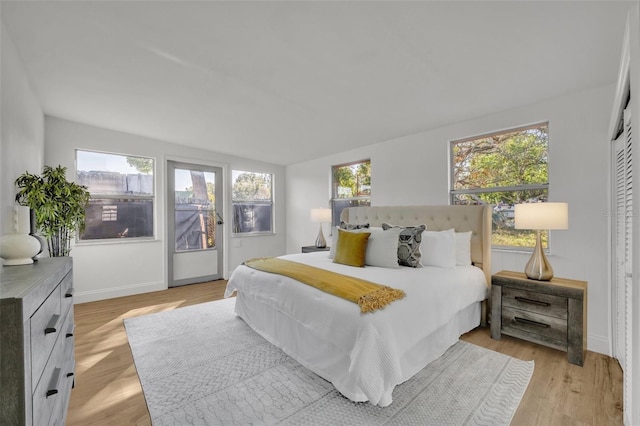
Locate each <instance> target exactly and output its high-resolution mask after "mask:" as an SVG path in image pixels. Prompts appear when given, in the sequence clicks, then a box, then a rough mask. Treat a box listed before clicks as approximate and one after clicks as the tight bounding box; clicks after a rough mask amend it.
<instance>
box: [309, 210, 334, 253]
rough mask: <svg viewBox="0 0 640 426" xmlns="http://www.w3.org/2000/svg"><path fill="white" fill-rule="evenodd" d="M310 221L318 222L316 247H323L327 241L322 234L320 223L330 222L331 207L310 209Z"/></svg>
mask: <svg viewBox="0 0 640 426" xmlns="http://www.w3.org/2000/svg"><path fill="white" fill-rule="evenodd" d="M311 222H314V223H319V224H320V231H318V238H316V247H318V248H325V247H326V246H327V241H326V240H325V239H324V235H323V234H322V223H323V222H326V223H331V209H311Z"/></svg>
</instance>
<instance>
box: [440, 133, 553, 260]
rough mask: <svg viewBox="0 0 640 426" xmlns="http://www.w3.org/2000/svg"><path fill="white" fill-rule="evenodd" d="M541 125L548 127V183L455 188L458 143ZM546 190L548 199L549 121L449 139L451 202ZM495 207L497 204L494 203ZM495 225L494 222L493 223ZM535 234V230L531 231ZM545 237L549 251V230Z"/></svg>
mask: <svg viewBox="0 0 640 426" xmlns="http://www.w3.org/2000/svg"><path fill="white" fill-rule="evenodd" d="M541 127H546V131H547V149H546V150H547V162H546V164H547V182H546V183H535V184H525V185H507V186H499V187H487V188H470V189H454V188H455V183H456V182H455V171H456V165H455V155H454V146H455V145H456V144H460V143H464V142H469V141H474V140H478V139H486V138H490V137H493V136H496V135H504V134H509V133H518V132H524V131H526V130H529V129H538V128H541ZM539 190H543V191H546V196H547V201H548V197H549V121H541V122H537V123H534V124H529V125H525V126H519V127H513V128H509V129H504V130H499V131H495V132H490V133H485V134H480V135H476V136H471V137H466V138H463V139H456V140H451V141H449V204H450V205H457V204H456V197H457V196H459V195H475V194H487V193H495V192H519V191H539ZM492 206H493V208H494V209H495V207H496V206H495V205H492ZM492 226H493V223H492ZM530 232H532V233H533V234H535V231H530ZM542 237H543V246H545V244H544V243H545V242H546V247H545V250H546V251H548V245H549V244H548V243H549V232H548V231H542ZM491 247H492V249H499V250H505V251H528V252H530V251H532V250H533V247H529V246H513V245H497V244H495V245H494V244H493V242H492V244H491Z"/></svg>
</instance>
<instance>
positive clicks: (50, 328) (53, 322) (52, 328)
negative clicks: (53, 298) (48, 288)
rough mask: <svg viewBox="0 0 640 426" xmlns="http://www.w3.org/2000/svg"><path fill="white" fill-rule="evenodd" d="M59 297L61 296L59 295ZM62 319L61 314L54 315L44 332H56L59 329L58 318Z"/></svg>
mask: <svg viewBox="0 0 640 426" xmlns="http://www.w3.org/2000/svg"><path fill="white" fill-rule="evenodd" d="M58 297H59V296H58ZM59 319H60V315H54V316H52V317H51V319H50V320H49V324H47V327H46V328H45V329H44V334H50V333H55V332H56V331H57V329H56V325H58V320H59Z"/></svg>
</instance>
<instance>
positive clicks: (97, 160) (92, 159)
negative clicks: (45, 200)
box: [76, 151, 154, 196]
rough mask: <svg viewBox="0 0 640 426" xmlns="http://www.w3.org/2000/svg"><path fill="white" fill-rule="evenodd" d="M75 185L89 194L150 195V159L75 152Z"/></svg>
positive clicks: (151, 188)
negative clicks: (86, 190)
mask: <svg viewBox="0 0 640 426" xmlns="http://www.w3.org/2000/svg"><path fill="white" fill-rule="evenodd" d="M76 162H77V168H78V169H77V181H78V184H79V185H85V186H86V187H87V188H88V189H89V192H91V193H92V194H101V195H125V196H130V195H142V196H144V195H153V167H154V164H153V163H154V161H153V159H152V158H144V157H133V156H125V155H116V154H105V153H102V152H90V151H77V159H76Z"/></svg>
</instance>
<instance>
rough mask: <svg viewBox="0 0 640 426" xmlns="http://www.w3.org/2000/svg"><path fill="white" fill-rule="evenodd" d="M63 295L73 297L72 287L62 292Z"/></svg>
mask: <svg viewBox="0 0 640 426" xmlns="http://www.w3.org/2000/svg"><path fill="white" fill-rule="evenodd" d="M64 297H73V287H71V288H70V289H69V290H67V292H66V293H65V294H64Z"/></svg>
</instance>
